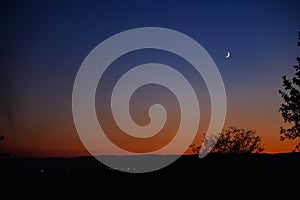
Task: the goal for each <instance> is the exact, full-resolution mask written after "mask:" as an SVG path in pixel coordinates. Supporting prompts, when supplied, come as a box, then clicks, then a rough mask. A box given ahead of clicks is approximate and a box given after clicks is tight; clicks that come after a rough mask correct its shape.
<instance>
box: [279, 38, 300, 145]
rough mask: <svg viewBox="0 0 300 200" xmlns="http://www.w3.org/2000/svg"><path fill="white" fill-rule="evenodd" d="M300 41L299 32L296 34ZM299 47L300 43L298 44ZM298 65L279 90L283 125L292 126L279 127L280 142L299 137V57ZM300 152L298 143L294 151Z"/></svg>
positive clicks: (299, 58)
mask: <svg viewBox="0 0 300 200" xmlns="http://www.w3.org/2000/svg"><path fill="white" fill-rule="evenodd" d="M298 39H299V40H300V32H299V33H298ZM298 46H300V42H298ZM296 60H297V62H298V65H295V66H294V68H295V70H296V73H295V75H294V77H293V78H292V79H291V80H290V79H288V78H287V77H286V76H283V77H282V79H283V90H279V94H280V95H281V97H282V98H283V101H284V103H282V104H281V105H280V107H279V111H280V112H281V115H282V117H283V119H284V123H289V124H292V126H291V127H289V128H284V127H280V140H281V141H284V140H285V139H289V140H294V139H296V138H298V137H300V57H297V59H296ZM299 150H300V143H298V144H297V145H296V147H295V149H294V151H299Z"/></svg>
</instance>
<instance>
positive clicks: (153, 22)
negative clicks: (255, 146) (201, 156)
mask: <svg viewBox="0 0 300 200" xmlns="http://www.w3.org/2000/svg"><path fill="white" fill-rule="evenodd" d="M299 8H300V2H299V1H293V0H291V1H280V0H277V1H267V0H263V1H258V0H257V1H234V0H228V1H162V2H160V1H41V2H40V1H27V2H21V1H20V2H18V1H12V2H6V4H5V5H4V6H2V7H1V8H0V10H1V11H0V13H1V24H2V29H1V33H0V34H1V44H2V45H1V46H2V47H1V61H0V64H1V65H0V67H1V68H0V84H1V86H0V96H1V99H0V135H4V140H3V141H1V144H0V152H9V153H12V154H14V155H16V156H20V157H31V156H33V157H64V156H67V157H74V156H83V155H89V152H88V151H87V150H86V148H85V146H84V145H83V144H82V142H81V140H80V138H79V136H78V134H77V131H76V129H75V125H74V122H73V116H72V89H73V83H74V80H75V76H76V73H77V71H78V69H79V67H80V65H81V64H82V62H83V60H84V59H85V57H86V56H87V55H88V53H89V52H90V51H91V50H92V49H93V48H94V47H95V46H96V45H98V44H99V43H100V42H102V41H103V40H105V39H107V38H108V37H110V36H112V35H114V34H117V33H119V32H122V31H125V30H128V29H132V28H137V27H146V26H153V27H165V28H169V29H174V30H177V31H180V32H182V33H184V34H186V35H188V36H190V37H191V38H193V39H194V40H196V41H197V42H198V43H200V44H201V45H202V46H203V47H204V48H205V49H206V51H207V52H208V53H209V54H210V56H211V57H212V58H213V60H214V62H215V63H216V65H217V67H218V69H219V71H220V73H221V75H222V78H223V81H224V85H225V89H226V95H227V115H226V121H225V125H224V128H226V127H230V126H235V127H241V128H250V129H255V130H256V133H257V135H259V136H260V137H261V139H262V143H263V144H265V151H264V152H265V153H280V152H290V151H292V150H293V148H294V146H295V144H296V143H298V142H299V141H284V142H282V141H280V140H279V127H280V126H288V124H284V123H283V119H282V117H281V115H280V113H279V112H278V108H279V106H280V104H281V103H282V99H281V97H280V95H279V93H278V90H279V89H281V88H282V78H281V77H282V76H283V75H287V76H288V77H291V76H292V75H293V74H294V69H293V67H292V66H293V65H295V64H296V57H297V56H299V53H300V49H299V47H297V45H296V44H297V33H298V31H300V30H299V27H300V26H299V25H300V14H299V12H298V10H299ZM175 42H176V41H175ZM227 51H229V52H230V53H231V56H230V57H229V58H227V59H226V58H225V56H226V53H227ZM149 62H156V63H162V64H165V65H168V66H171V67H173V68H174V69H176V70H178V71H179V72H180V73H181V74H184V75H185V76H186V77H187V79H188V80H189V81H190V83H191V85H193V86H194V89H195V93H196V95H197V97H198V99H199V106H200V115H201V120H200V122H199V130H198V133H197V137H196V138H195V139H194V143H195V144H198V145H199V144H201V140H202V138H203V135H204V133H205V132H206V131H207V128H208V125H209V120H210V106H211V104H210V97H209V93H208V90H207V87H206V85H205V82H204V81H203V79H202V77H201V76H200V75H199V74H197V73H195V70H193V66H191V65H190V64H189V63H188V62H186V61H185V60H184V59H182V58H179V57H178V56H176V55H174V54H172V53H169V52H165V51H160V50H151V49H148V50H140V51H134V52H130V53H128V54H126V55H123V56H122V57H120V58H119V59H117V60H116V61H115V62H114V63H112V65H111V66H110V68H109V70H107V71H106V74H105V76H104V77H103V78H102V80H101V81H102V84H99V85H98V89H97V93H96V99H95V103H96V110H97V115H98V118H99V123H100V124H101V126H103V128H104V129H105V130H106V131H107V132H109V133H110V134H111V135H110V136H109V137H110V139H111V140H112V141H113V143H116V144H118V145H119V146H123V148H125V149H128V150H130V151H133V152H137V153H143V152H149V151H152V150H155V149H158V148H161V147H162V146H164V145H165V144H167V143H168V142H169V141H170V140H171V139H172V138H173V137H174V134H176V130H177V129H178V122H179V120H180V109H179V108H178V101H177V100H176V98H174V95H173V94H172V93H171V92H170V91H168V90H167V89H166V88H163V87H161V86H158V85H152V86H151V85H150V86H145V87H143V88H140V90H139V91H138V92H136V93H135V95H134V96H133V97H132V104H131V105H130V111H131V114H132V117H133V120H134V121H135V122H136V123H137V124H139V125H147V124H148V123H149V116H148V109H149V107H150V106H151V105H152V104H156V103H160V104H162V105H164V106H165V109H166V111H167V113H168V118H167V123H166V126H165V127H164V128H163V130H162V131H161V135H162V136H160V135H157V136H153V138H152V139H151V140H142V139H133V140H130V139H128V136H126V135H124V134H123V135H122V134H119V131H120V130H118V127H117V126H116V125H115V124H114V122H113V121H112V120H111V116H110V114H109V112H110V111H109V109H110V107H108V106H107V103H108V100H109V98H108V97H109V95H110V94H109V90H110V87H111V86H112V84H113V82H114V81H116V80H115V79H117V78H118V77H120V76H121V75H122V74H123V73H124V72H126V70H128V69H129V68H130V67H132V66H136V65H140V64H144V63H149ZM107 95H108V96H107ZM99 116H107V117H101V119H100V117H99ZM97 142H98V141H95V143H96V144H97ZM99 144H101V142H99ZM186 153H187V154H188V153H192V152H191V150H190V149H189V148H188V147H187V151H186ZM103 154H114V152H110V151H109V149H107V151H105V152H103Z"/></svg>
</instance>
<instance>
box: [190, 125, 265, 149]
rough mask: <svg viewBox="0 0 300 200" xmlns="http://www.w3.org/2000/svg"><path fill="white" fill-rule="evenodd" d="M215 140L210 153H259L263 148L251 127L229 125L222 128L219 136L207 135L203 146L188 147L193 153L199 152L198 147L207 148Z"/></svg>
mask: <svg viewBox="0 0 300 200" xmlns="http://www.w3.org/2000/svg"><path fill="white" fill-rule="evenodd" d="M212 141H214V142H217V143H216V144H215V146H214V148H213V149H212V150H211V152H210V153H232V154H235V153H243V154H248V153H259V152H262V151H263V150H264V147H263V144H262V143H261V138H260V137H259V136H257V135H256V131H255V130H252V129H244V128H235V127H229V128H227V129H223V131H222V132H221V134H220V137H219V138H217V137H208V138H205V139H204V143H203V144H204V145H203V147H200V146H195V145H194V144H193V145H191V146H190V147H191V148H192V150H193V152H194V153H199V151H200V148H207V144H211V142H212Z"/></svg>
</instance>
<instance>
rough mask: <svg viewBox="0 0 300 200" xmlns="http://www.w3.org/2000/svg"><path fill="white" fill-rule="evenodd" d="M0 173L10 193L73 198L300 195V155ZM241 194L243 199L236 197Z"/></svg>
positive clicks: (44, 161)
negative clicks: (27, 190)
mask: <svg viewBox="0 0 300 200" xmlns="http://www.w3.org/2000/svg"><path fill="white" fill-rule="evenodd" d="M0 172H1V174H0V180H1V183H2V184H3V183H4V184H5V186H7V187H6V188H15V187H18V188H20V187H22V188H23V187H26V186H30V187H31V189H33V190H34V188H36V187H38V188H43V187H45V188H47V189H49V188H51V190H53V191H57V190H59V191H66V190H65V188H69V187H71V188H72V193H73V192H74V191H80V190H82V189H83V188H87V187H88V188H90V190H92V191H97V192H104V191H105V190H106V189H104V188H110V189H111V188H122V189H124V188H127V189H129V191H135V189H136V188H139V190H141V188H143V189H142V190H145V191H146V192H147V191H148V192H150V193H151V191H152V190H155V191H156V190H162V189H163V188H169V187H171V188H173V189H171V190H168V191H169V193H172V194H174V193H175V194H176V193H177V192H179V193H180V192H182V191H186V188H189V189H190V190H191V191H190V192H192V193H193V194H196V195H197V194H200V193H202V192H204V191H205V193H208V192H207V190H208V189H209V190H211V189H213V192H212V193H211V192H209V194H210V195H212V196H215V195H225V196H230V197H231V195H232V197H239V199H245V198H246V197H247V198H246V199H248V197H251V195H254V196H256V195H258V193H259V194H267V195H270V196H268V197H271V196H275V197H280V195H283V197H284V199H290V198H288V195H293V193H296V194H297V193H298V191H299V190H298V189H294V188H300V154H299V153H289V154H252V155H208V156H206V157H205V158H203V159H198V157H197V155H190V156H182V157H180V158H179V159H178V160H176V161H175V162H174V163H172V164H171V165H169V166H167V167H165V168H163V169H161V170H158V171H154V172H149V173H141V174H136V173H125V172H120V171H117V170H111V169H109V168H108V167H106V166H104V165H102V164H101V163H100V162H99V161H98V160H96V159H95V158H94V157H77V158H12V159H6V160H1V161H0ZM49 185H50V187H49ZM174 186H175V187H174ZM92 188H94V189H92ZM95 188H96V189H95ZM101 189H103V190H101ZM39 190H40V189H39ZM163 190H164V191H165V189H163ZM237 190H239V191H241V192H243V193H244V194H243V196H238V195H237V193H236V192H237ZM109 191H110V190H109ZM220 191H222V192H220ZM267 191H268V192H267ZM150 193H149V195H153V193H151V194H150ZM117 194H119V192H116V193H115V194H114V193H112V195H117Z"/></svg>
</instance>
